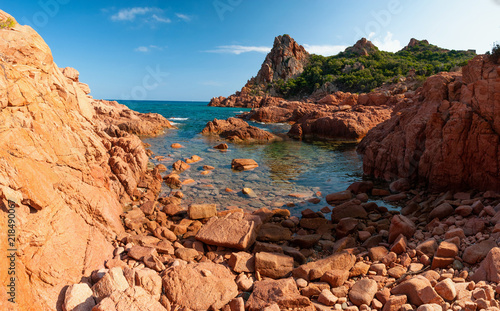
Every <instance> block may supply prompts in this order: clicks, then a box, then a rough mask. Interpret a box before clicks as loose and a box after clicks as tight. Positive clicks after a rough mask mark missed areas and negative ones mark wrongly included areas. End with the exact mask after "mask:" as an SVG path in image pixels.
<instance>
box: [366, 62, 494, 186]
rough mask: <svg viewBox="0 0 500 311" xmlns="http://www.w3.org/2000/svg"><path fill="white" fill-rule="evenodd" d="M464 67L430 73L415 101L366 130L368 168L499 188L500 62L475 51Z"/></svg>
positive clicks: (438, 182) (432, 181)
mask: <svg viewBox="0 0 500 311" xmlns="http://www.w3.org/2000/svg"><path fill="white" fill-rule="evenodd" d="M462 72H463V74H460V73H441V74H438V75H435V76H433V77H430V78H429V79H428V80H427V81H426V82H425V84H424V86H423V88H422V89H421V91H420V92H419V93H418V94H417V96H415V102H414V103H413V105H410V106H409V107H407V108H405V109H401V110H400V111H399V112H398V113H397V114H395V115H394V116H393V118H391V119H390V120H388V121H386V122H384V123H382V124H380V125H379V126H377V127H376V128H374V129H373V130H372V131H371V132H370V133H368V135H367V136H366V137H365V139H364V140H363V141H362V142H361V143H360V145H359V147H358V150H359V152H360V153H362V154H363V156H364V158H363V167H364V172H365V174H368V175H373V176H375V177H379V178H384V179H387V180H393V179H397V178H399V177H405V178H409V179H411V180H413V181H422V182H425V183H428V184H429V185H430V186H431V187H433V188H438V189H453V188H455V189H468V188H474V189H479V190H500V144H499V139H500V136H499V135H500V85H499V83H498V81H499V77H500V66H499V65H498V64H496V63H493V62H492V61H491V60H489V58H488V57H487V56H477V57H476V58H474V59H473V60H471V61H470V62H469V64H468V65H467V66H465V67H463V69H462Z"/></svg>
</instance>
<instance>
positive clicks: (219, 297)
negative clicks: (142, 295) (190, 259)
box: [162, 262, 238, 310]
mask: <svg viewBox="0 0 500 311" xmlns="http://www.w3.org/2000/svg"><path fill="white" fill-rule="evenodd" d="M162 280H163V291H164V292H165V294H166V295H167V297H168V299H169V300H170V301H171V302H172V303H174V304H177V305H179V306H181V307H186V308H190V309H192V310H209V309H210V310H219V309H220V308H222V307H223V306H224V305H226V304H228V303H229V301H230V300H231V299H233V298H235V297H236V296H237V295H238V286H237V285H236V282H235V281H234V275H233V274H232V273H231V271H230V270H229V269H228V268H226V267H225V266H223V265H219V264H216V263H213V262H202V263H195V264H188V265H180V266H176V267H173V268H169V269H168V270H166V273H165V275H164V276H163V279H162Z"/></svg>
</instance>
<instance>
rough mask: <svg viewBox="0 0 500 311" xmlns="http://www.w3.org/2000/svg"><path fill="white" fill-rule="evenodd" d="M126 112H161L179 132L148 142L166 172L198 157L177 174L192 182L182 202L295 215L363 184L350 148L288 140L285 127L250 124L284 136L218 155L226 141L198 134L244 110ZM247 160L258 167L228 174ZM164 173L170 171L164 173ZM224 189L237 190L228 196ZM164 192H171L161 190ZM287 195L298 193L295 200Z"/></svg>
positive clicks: (197, 107)
mask: <svg viewBox="0 0 500 311" xmlns="http://www.w3.org/2000/svg"><path fill="white" fill-rule="evenodd" d="M120 103H122V104H125V105H127V106H128V107H129V108H130V109H133V110H136V111H139V112H156V113H159V114H162V115H163V116H165V117H166V118H167V119H169V120H170V121H171V122H173V123H174V124H175V125H176V126H177V127H178V129H176V130H166V133H165V134H164V135H162V136H159V137H155V138H146V139H144V141H145V142H146V143H149V144H150V145H151V150H152V151H153V152H154V153H155V155H156V156H164V157H165V159H163V160H162V161H158V160H154V161H153V162H154V163H155V164H158V163H163V164H164V165H165V166H167V167H168V168H169V169H171V164H172V163H173V162H175V161H177V160H179V159H183V160H184V159H186V158H190V157H191V156H192V155H198V156H200V157H201V158H202V159H203V160H202V161H200V162H197V163H193V164H191V168H190V169H189V170H188V171H186V172H184V173H182V174H181V180H185V179H188V178H191V179H193V180H195V183H192V184H190V185H186V186H183V187H182V191H183V193H184V200H183V203H185V204H186V205H187V204H190V203H216V204H217V205H218V209H220V210H224V209H227V208H228V207H229V208H233V207H241V208H244V209H247V210H255V209H258V208H260V207H263V206H266V207H269V208H272V207H278V206H284V204H286V203H294V206H292V207H288V208H289V209H290V211H291V212H292V214H295V215H298V214H300V211H301V210H303V209H305V208H311V209H313V210H319V209H320V208H322V207H323V206H325V205H327V204H326V202H325V200H324V196H325V195H326V194H328V193H332V192H337V191H342V190H345V189H346V188H347V187H348V186H349V185H350V184H351V183H352V182H355V181H359V180H361V177H362V162H361V157H360V156H359V155H357V154H356V151H355V148H356V146H355V145H354V144H341V143H331V142H302V141H297V140H291V139H287V138H286V135H284V133H286V132H287V131H288V129H289V127H290V126H289V125H287V124H273V125H266V124H259V123H252V125H255V126H258V127H261V128H263V129H266V130H268V131H270V132H272V133H275V134H278V135H282V136H283V137H284V138H285V139H284V140H283V141H278V142H273V143H268V144H232V143H228V145H229V151H227V152H220V151H218V150H216V149H214V148H213V146H215V145H217V144H219V143H221V142H224V141H223V140H221V139H218V138H217V139H215V138H210V137H206V136H203V135H201V134H199V133H200V132H201V131H202V129H203V128H204V127H205V125H206V123H207V122H208V121H211V120H213V119H214V118H217V119H226V118H229V117H233V116H236V115H238V114H239V113H242V112H243V111H245V110H248V109H242V108H219V107H208V106H207V104H208V103H207V102H173V101H120ZM172 143H180V144H182V145H183V146H184V147H185V148H181V149H173V148H171V147H170V145H171V144H172ZM235 158H250V159H254V160H255V161H257V163H258V164H259V167H258V168H256V169H255V170H252V171H245V172H237V171H233V170H231V160H232V159H235ZM203 165H211V166H214V167H215V169H214V170H213V171H212V172H211V173H210V174H208V175H202V174H201V172H202V171H203V168H202V167H203ZM167 172H168V171H167ZM243 187H248V188H251V189H252V190H253V191H254V192H255V193H256V195H257V197H256V198H247V197H246V196H245V195H243V194H242V193H241V189H242V188H243ZM226 188H230V189H233V190H235V192H232V193H228V192H226V191H225V189H226ZM163 191H164V193H168V192H169V191H170V189H169V188H168V187H167V186H164V189H163ZM317 191H320V192H321V193H322V196H321V197H320V198H321V202H320V203H319V204H312V203H309V202H307V201H306V200H307V199H308V198H311V197H317V195H316V192H317ZM290 194H300V196H299V198H297V197H296V196H290Z"/></svg>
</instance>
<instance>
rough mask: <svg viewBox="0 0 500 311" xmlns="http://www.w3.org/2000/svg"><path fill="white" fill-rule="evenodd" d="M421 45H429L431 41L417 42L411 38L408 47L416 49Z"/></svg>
mask: <svg viewBox="0 0 500 311" xmlns="http://www.w3.org/2000/svg"><path fill="white" fill-rule="evenodd" d="M420 44H426V45H428V44H429V41H427V40H417V39H415V38H411V39H410V42H409V43H408V45H407V46H406V47H408V48H411V47H414V46H416V45H420Z"/></svg>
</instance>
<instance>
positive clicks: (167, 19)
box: [151, 14, 172, 23]
mask: <svg viewBox="0 0 500 311" xmlns="http://www.w3.org/2000/svg"><path fill="white" fill-rule="evenodd" d="M151 17H152V18H153V19H154V20H155V21H157V22H160V23H171V22H172V20H171V19H170V18H163V17H159V16H158V15H156V14H153V16H151Z"/></svg>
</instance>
